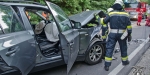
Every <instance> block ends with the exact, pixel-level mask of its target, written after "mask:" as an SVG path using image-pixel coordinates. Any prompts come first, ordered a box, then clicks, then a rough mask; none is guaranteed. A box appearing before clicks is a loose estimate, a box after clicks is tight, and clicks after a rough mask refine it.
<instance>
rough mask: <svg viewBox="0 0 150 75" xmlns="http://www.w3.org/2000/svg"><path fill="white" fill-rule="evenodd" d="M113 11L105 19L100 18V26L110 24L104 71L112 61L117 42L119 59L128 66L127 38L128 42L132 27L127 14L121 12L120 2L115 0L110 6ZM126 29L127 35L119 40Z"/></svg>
mask: <svg viewBox="0 0 150 75" xmlns="http://www.w3.org/2000/svg"><path fill="white" fill-rule="evenodd" d="M112 8H113V9H114V10H113V11H112V12H110V13H109V14H108V16H106V18H101V21H100V22H101V24H103V25H104V24H107V23H108V22H109V23H110V33H109V35H108V40H107V42H106V55H105V66H104V69H105V70H106V71H108V70H109V67H110V66H111V61H112V54H113V50H114V47H115V45H116V42H117V41H118V43H119V46H120V50H121V59H122V64H123V65H128V64H129V61H128V55H127V42H126V40H127V38H128V41H131V33H132V26H131V21H130V18H129V14H128V13H126V12H125V11H124V10H123V2H122V0H116V2H115V3H114V5H113V6H112ZM126 29H127V32H128V35H127V36H126V38H124V39H121V36H122V35H123V34H124V32H125V30H126Z"/></svg>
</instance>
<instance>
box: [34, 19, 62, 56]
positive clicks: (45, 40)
mask: <svg viewBox="0 0 150 75" xmlns="http://www.w3.org/2000/svg"><path fill="white" fill-rule="evenodd" d="M35 33H36V35H37V36H38V37H37V39H38V42H39V45H40V48H41V51H42V53H43V54H44V55H46V56H49V55H53V54H56V53H57V52H58V49H57V48H58V44H59V38H58V34H59V32H58V29H57V26H56V24H55V23H54V22H51V23H48V24H46V25H45V23H43V21H41V22H40V23H39V24H38V25H36V28H35ZM43 35H44V36H45V37H43Z"/></svg>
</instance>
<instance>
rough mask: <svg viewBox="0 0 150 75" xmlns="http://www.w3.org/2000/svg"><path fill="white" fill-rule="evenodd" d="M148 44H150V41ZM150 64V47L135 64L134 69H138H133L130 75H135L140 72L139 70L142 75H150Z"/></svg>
mask: <svg viewBox="0 0 150 75" xmlns="http://www.w3.org/2000/svg"><path fill="white" fill-rule="evenodd" d="M146 44H150V42H149V41H148V42H147V43H146ZM149 63H150V45H149V47H148V48H147V50H146V51H145V52H144V53H143V55H142V57H141V58H140V59H139V61H138V62H137V63H136V64H135V66H134V67H135V68H136V69H134V68H132V69H131V71H130V72H129V74H128V75H134V74H135V73H133V72H139V71H138V70H140V71H141V73H142V75H149V74H150V67H149ZM142 67H143V68H142ZM140 68H142V69H140Z"/></svg>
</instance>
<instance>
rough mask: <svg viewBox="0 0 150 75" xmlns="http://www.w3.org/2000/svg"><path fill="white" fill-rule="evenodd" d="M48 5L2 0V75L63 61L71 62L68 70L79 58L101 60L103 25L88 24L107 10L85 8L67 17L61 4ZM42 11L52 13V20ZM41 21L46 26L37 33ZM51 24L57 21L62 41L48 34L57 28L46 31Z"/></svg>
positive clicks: (36, 69)
mask: <svg viewBox="0 0 150 75" xmlns="http://www.w3.org/2000/svg"><path fill="white" fill-rule="evenodd" d="M46 4H47V6H44V5H40V4H37V3H36V4H35V3H34V2H30V3H29V2H17V1H13V2H11V1H10V2H6V1H5V2H0V74H1V75H17V74H19V73H21V74H22V75H27V74H28V73H29V72H30V73H31V72H37V71H40V70H44V69H48V68H52V67H56V66H59V65H63V64H67V73H68V72H69V71H70V69H71V67H72V66H73V63H74V62H75V61H85V62H87V63H88V64H97V63H99V62H100V61H101V59H102V57H103V55H104V51H105V47H104V45H105V43H103V42H102V39H101V33H100V30H101V25H97V24H95V26H88V24H90V23H92V24H93V23H95V22H94V16H93V14H95V13H99V14H102V15H103V12H102V11H100V10H96V11H84V12H82V13H79V14H76V15H73V16H70V17H67V16H66V15H65V13H64V12H63V10H62V9H61V8H60V7H59V6H57V5H55V4H53V3H51V2H48V1H46ZM42 12H48V13H49V14H50V19H49V20H47V19H45V18H44V17H43V16H42V14H43V13H42ZM27 13H28V14H27ZM29 14H30V17H29ZM35 18H36V19H35ZM41 20H42V22H43V23H44V24H45V25H44V27H43V28H42V32H41V33H40V34H36V33H35V30H36V26H37V25H39V24H38V23H39V22H40V21H41ZM49 23H54V24H56V26H57V29H58V33H59V34H58V37H59V40H58V41H55V42H54V41H53V40H52V41H51V38H49V37H48V36H47V35H48V34H49V35H55V34H53V33H56V30H54V29H51V28H50V29H48V30H53V33H46V32H47V31H46V29H45V28H48V27H47V25H49ZM50 37H51V36H50Z"/></svg>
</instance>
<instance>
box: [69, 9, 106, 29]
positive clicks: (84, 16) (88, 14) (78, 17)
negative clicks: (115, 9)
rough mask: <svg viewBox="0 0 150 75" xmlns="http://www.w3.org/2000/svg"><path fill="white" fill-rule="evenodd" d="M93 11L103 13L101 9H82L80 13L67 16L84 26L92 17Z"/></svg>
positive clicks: (101, 14)
mask: <svg viewBox="0 0 150 75" xmlns="http://www.w3.org/2000/svg"><path fill="white" fill-rule="evenodd" d="M95 13H96V14H98V13H100V16H103V15H104V12H103V11H101V10H92V11H83V12H81V13H78V14H75V15H72V16H69V19H70V20H73V21H76V22H80V23H81V25H82V26H84V25H86V24H87V23H88V22H89V21H91V20H92V19H93V18H94V14H95Z"/></svg>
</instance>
